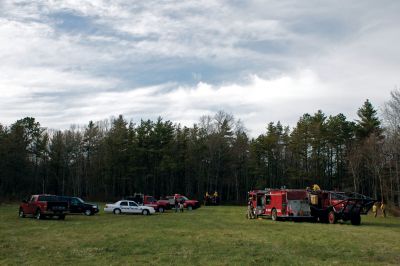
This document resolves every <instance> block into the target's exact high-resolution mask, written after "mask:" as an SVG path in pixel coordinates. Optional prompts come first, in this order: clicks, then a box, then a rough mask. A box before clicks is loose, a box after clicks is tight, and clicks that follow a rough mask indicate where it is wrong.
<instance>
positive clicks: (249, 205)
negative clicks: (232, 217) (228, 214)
mask: <svg viewBox="0 0 400 266" xmlns="http://www.w3.org/2000/svg"><path fill="white" fill-rule="evenodd" d="M253 218H254V213H253V201H252V198H251V197H249V200H248V201H247V219H253Z"/></svg>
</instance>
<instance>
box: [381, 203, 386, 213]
mask: <svg viewBox="0 0 400 266" xmlns="http://www.w3.org/2000/svg"><path fill="white" fill-rule="evenodd" d="M381 211H382V216H383V217H386V205H385V203H384V202H383V201H382V202H381Z"/></svg>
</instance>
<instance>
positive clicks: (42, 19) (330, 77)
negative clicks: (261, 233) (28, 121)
mask: <svg viewBox="0 0 400 266" xmlns="http://www.w3.org/2000/svg"><path fill="white" fill-rule="evenodd" d="M343 6H345V7H346V8H343ZM399 7H400V5H399V3H398V2H397V1H384V2H379V3H377V2H374V1H363V2H351V3H350V2H348V1H335V2H331V3H323V4H321V3H320V2H319V1H310V2H306V3H305V2H298V1H285V2H282V1H245V2H244V1H233V2H231V1H211V0H202V1H150V0H149V1H135V2H129V1H128V2H127V1H125V0H116V1H109V0H90V1H89V0H64V1H58V0H47V1H39V0H36V1H35V0H32V1H14V0H5V1H2V2H1V3H0V113H1V114H2V118H1V119H2V121H0V122H1V123H8V124H9V123H12V122H13V121H15V120H17V119H19V118H21V117H23V116H27V115H29V116H34V117H36V118H37V119H38V120H39V121H40V122H41V123H42V124H43V125H44V126H48V127H62V128H66V127H68V126H69V124H72V123H87V122H88V121H89V120H97V119H103V118H107V117H110V116H111V115H117V114H119V113H122V114H125V115H126V116H127V117H133V118H134V119H139V118H141V117H143V118H147V117H149V118H156V117H157V116H159V115H161V116H163V117H165V118H166V119H171V120H173V121H176V122H182V123H185V124H190V123H193V122H196V121H197V120H198V118H199V117H200V116H201V115H204V114H212V113H214V112H215V111H217V110H220V109H225V110H226V111H228V112H232V113H233V114H234V115H236V116H237V117H238V118H241V119H242V120H243V121H244V122H245V125H246V126H247V127H249V128H250V129H251V130H252V132H253V134H258V133H261V132H262V131H263V130H264V127H265V125H266V124H267V123H268V122H270V121H277V120H281V121H282V122H283V123H284V124H291V125H294V124H295V122H296V121H297V119H298V117H299V116H301V115H302V114H303V113H304V112H311V113H312V112H315V111H316V110H317V109H322V110H323V111H326V112H327V113H328V114H337V113H339V112H343V113H345V114H346V115H347V116H348V117H349V118H351V119H352V118H354V116H355V113H356V110H357V108H358V107H359V106H361V104H362V103H363V101H364V100H365V99H366V98H369V99H371V101H372V102H373V103H374V104H375V105H377V106H379V105H381V104H382V103H383V102H384V101H385V100H386V99H387V97H389V91H390V90H391V89H393V88H394V87H395V86H396V85H399V76H398V70H399V69H400V63H399V62H400V50H399V49H398V45H397V44H398V43H399V41H400V37H399V36H400V28H399V27H398V26H397V25H399V23H400V18H399V16H398V14H397V11H398V10H399ZM355 14H357V15H355ZM193 84H194V85H193Z"/></svg>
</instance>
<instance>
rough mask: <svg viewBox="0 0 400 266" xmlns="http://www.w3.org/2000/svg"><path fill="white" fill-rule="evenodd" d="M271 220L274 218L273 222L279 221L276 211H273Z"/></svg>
mask: <svg viewBox="0 0 400 266" xmlns="http://www.w3.org/2000/svg"><path fill="white" fill-rule="evenodd" d="M271 218H272V221H277V220H278V213H277V211H276V209H272V214H271Z"/></svg>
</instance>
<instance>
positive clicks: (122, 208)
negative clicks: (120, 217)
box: [104, 200, 156, 215]
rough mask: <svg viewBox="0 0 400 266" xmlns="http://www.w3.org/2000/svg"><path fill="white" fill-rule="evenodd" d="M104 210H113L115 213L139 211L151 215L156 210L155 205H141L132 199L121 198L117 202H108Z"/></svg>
mask: <svg viewBox="0 0 400 266" xmlns="http://www.w3.org/2000/svg"><path fill="white" fill-rule="evenodd" d="M104 211H105V212H112V213H114V214H123V213H125V214H129V213H132V214H133V213H138V214H143V215H150V214H153V213H155V212H156V211H155V210H154V208H153V207H148V206H140V205H138V204H137V203H136V202H134V201H131V200H120V201H117V202H115V203H107V204H106V206H105V208H104Z"/></svg>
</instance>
